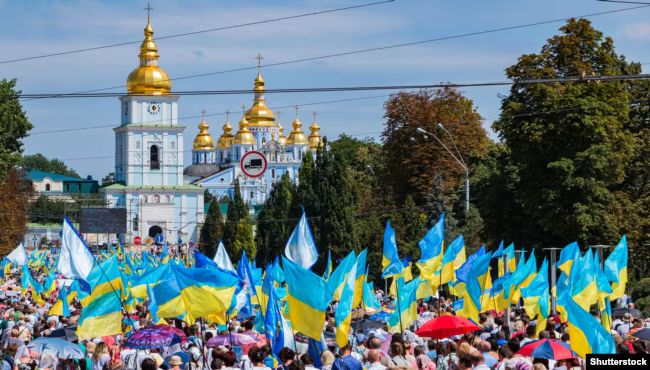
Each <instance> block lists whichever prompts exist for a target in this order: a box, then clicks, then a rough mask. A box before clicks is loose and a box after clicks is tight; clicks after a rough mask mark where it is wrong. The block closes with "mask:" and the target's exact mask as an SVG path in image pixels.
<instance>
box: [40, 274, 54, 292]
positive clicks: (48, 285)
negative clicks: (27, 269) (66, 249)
mask: <svg viewBox="0 0 650 370" xmlns="http://www.w3.org/2000/svg"><path fill="white" fill-rule="evenodd" d="M43 288H44V289H45V296H46V297H49V296H50V295H51V294H52V292H54V291H55V290H56V272H55V271H52V272H50V274H49V275H48V276H47V279H45V286H44V287H43Z"/></svg>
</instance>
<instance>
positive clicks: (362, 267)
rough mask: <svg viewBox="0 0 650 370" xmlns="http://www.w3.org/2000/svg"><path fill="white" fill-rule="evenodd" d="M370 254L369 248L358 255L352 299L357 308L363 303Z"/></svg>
mask: <svg viewBox="0 0 650 370" xmlns="http://www.w3.org/2000/svg"><path fill="white" fill-rule="evenodd" d="M367 256H368V250H367V249H364V250H362V251H361V253H359V256H357V261H356V265H357V267H356V269H355V270H356V277H355V280H354V300H353V301H352V309H355V308H357V307H358V306H359V304H361V298H362V296H363V282H364V281H366V266H367V265H366V257H367Z"/></svg>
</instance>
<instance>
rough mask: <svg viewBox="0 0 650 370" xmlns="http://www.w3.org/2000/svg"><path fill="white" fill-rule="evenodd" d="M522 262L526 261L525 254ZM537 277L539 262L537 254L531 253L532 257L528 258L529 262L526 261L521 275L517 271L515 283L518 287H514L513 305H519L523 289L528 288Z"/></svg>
mask: <svg viewBox="0 0 650 370" xmlns="http://www.w3.org/2000/svg"><path fill="white" fill-rule="evenodd" d="M521 260H522V261H523V260H524V254H523V253H522V254H521ZM536 275H537V260H536V259H535V252H534V251H531V252H530V257H529V258H528V261H526V264H524V265H523V269H522V271H521V273H518V272H517V271H515V274H514V276H515V279H516V280H515V283H516V285H513V287H514V288H515V290H514V293H513V294H512V301H511V302H512V303H517V302H519V298H521V289H523V288H526V287H527V286H528V284H530V282H531V281H532V280H533V279H534V278H535V276H536Z"/></svg>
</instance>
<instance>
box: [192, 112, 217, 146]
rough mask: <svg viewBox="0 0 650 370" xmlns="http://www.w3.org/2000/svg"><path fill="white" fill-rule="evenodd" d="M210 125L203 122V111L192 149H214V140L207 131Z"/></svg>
mask: <svg viewBox="0 0 650 370" xmlns="http://www.w3.org/2000/svg"><path fill="white" fill-rule="evenodd" d="M208 128H210V126H209V125H208V124H207V123H205V112H203V118H202V119H201V123H200V124H199V134H198V135H196V137H195V138H194V150H214V141H213V140H212V136H210V133H208Z"/></svg>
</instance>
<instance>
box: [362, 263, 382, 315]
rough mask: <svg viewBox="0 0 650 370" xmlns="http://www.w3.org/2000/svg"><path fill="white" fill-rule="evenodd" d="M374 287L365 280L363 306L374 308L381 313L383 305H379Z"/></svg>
mask: <svg viewBox="0 0 650 370" xmlns="http://www.w3.org/2000/svg"><path fill="white" fill-rule="evenodd" d="M366 276H368V273H367V272H366ZM374 291H375V289H374V286H373V283H372V282H370V283H368V281H366V280H364V282H363V306H364V307H366V308H374V309H376V310H378V311H381V305H380V304H379V301H377V297H376V296H375V294H374Z"/></svg>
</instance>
